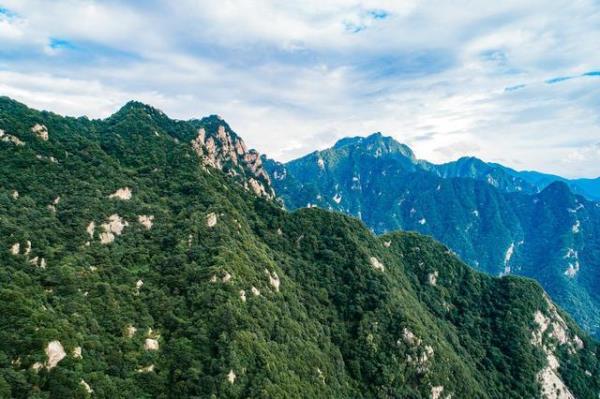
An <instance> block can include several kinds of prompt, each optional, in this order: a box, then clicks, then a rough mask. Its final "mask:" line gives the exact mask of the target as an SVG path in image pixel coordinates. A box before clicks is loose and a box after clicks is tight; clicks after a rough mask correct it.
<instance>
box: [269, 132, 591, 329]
mask: <svg viewBox="0 0 600 399" xmlns="http://www.w3.org/2000/svg"><path fill="white" fill-rule="evenodd" d="M263 161H264V163H265V167H266V169H267V171H269V173H270V175H271V176H272V181H273V185H274V187H275V192H276V193H277V194H278V195H279V197H280V198H281V199H282V201H283V202H284V203H285V206H286V207H287V208H288V209H297V208H303V207H311V206H318V207H321V208H324V209H330V210H336V211H340V212H344V213H346V214H349V215H353V216H356V217H359V218H360V219H361V220H362V221H364V222H365V223H366V224H367V225H368V226H369V227H371V229H372V230H373V231H374V232H376V233H378V234H383V233H386V232H389V231H394V230H412V231H418V232H420V233H423V234H427V235H431V236H433V237H434V238H436V239H438V240H440V241H441V242H443V243H445V244H446V245H448V246H449V247H450V248H451V249H452V250H453V251H455V252H456V253H457V254H458V255H460V257H461V258H462V259H463V260H465V261H466V262H467V263H469V264H471V265H473V266H474V267H476V268H477V269H479V270H482V271H485V272H487V273H490V274H492V275H504V274H518V275H522V276H527V277H531V278H534V279H536V280H537V281H539V282H540V283H541V284H542V286H543V287H544V288H545V289H546V291H547V292H548V293H549V294H550V295H551V296H552V298H553V299H554V300H556V301H557V303H558V304H560V305H561V306H562V307H564V308H565V309H567V310H568V311H569V312H570V313H571V314H572V315H573V316H574V317H575V319H576V320H577V321H578V322H579V323H580V324H581V325H582V326H584V327H585V328H586V329H587V330H589V331H591V332H592V333H593V334H595V335H596V336H600V202H593V201H590V200H587V199H585V198H584V197H582V196H579V195H576V194H573V193H572V192H571V190H570V189H569V186H567V184H566V183H564V182H563V181H554V182H552V183H548V182H547V181H544V182H541V181H538V182H537V183H536V184H537V185H536V184H534V183H530V182H531V181H533V177H531V176H532V175H531V174H527V179H526V178H525V177H522V176H521V175H520V174H519V173H517V172H514V173H513V172H511V170H510V169H508V168H504V167H501V166H499V165H495V164H487V163H485V162H482V161H480V160H478V159H475V158H462V159H460V160H458V161H456V162H452V163H448V164H443V165H434V164H431V163H428V162H425V161H421V160H417V159H416V157H415V155H414V154H413V152H412V151H411V150H410V149H409V148H408V147H406V146H404V145H402V144H399V143H397V142H396V141H395V140H393V139H392V138H389V137H384V136H382V135H381V134H374V135H371V136H369V137H365V138H350V139H343V140H340V141H339V142H338V143H337V144H336V145H335V146H334V147H332V148H330V149H326V150H324V151H317V152H313V153H311V154H309V155H307V156H305V157H302V158H300V159H297V160H294V161H291V162H288V163H286V164H281V163H277V162H274V161H270V160H267V159H264V160H263ZM538 187H543V189H542V190H541V191H539V192H538Z"/></svg>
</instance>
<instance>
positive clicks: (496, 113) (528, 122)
mask: <svg viewBox="0 0 600 399" xmlns="http://www.w3.org/2000/svg"><path fill="white" fill-rule="evenodd" d="M0 95H6V96H9V97H12V98H14V99H16V100H19V101H22V102H24V103H26V104H27V105H29V106H31V107H33V108H38V109H46V110H50V111H54V112H57V113H60V114H66V115H72V116H80V115H87V116H89V117H93V118H104V117H107V116H109V115H110V114H111V113H113V112H115V111H117V110H118V109H119V108H120V107H121V106H122V105H124V103H126V102H127V101H129V100H132V99H135V100H139V101H142V102H145V103H147V104H150V105H153V106H155V107H157V108H159V109H161V110H163V111H164V112H166V113H167V114H168V115H169V116H171V117H174V118H178V119H191V118H199V117H202V116H206V115H210V114H218V115H221V116H222V117H223V118H224V119H225V120H227V122H228V123H229V124H230V125H231V126H232V128H233V129H234V130H235V131H236V132H237V133H238V134H239V135H241V136H242V137H243V138H244V140H245V141H246V143H247V144H248V145H249V146H250V147H254V148H256V149H257V150H258V151H260V152H261V153H265V154H267V155H268V156H270V157H272V158H275V159H277V160H280V161H286V160H290V159H293V158H296V157H299V156H301V155H304V154H306V153H308V152H311V151H314V150H316V149H324V148H327V147H329V146H331V145H333V143H334V142H335V141H336V140H338V139H340V138H342V137H346V136H365V135H368V134H370V133H373V132H377V131H380V132H382V133H384V134H385V135H389V136H392V137H394V138H396V139H397V140H398V141H400V142H402V143H405V144H408V145H409V146H411V148H412V149H413V150H414V151H415V152H416V155H417V157H419V158H422V159H427V160H429V161H432V162H446V161H450V160H454V159H456V158H458V157H461V156H477V157H479V158H482V159H484V160H486V161H490V162H500V163H503V164H505V165H507V166H511V167H513V168H516V169H519V170H539V171H543V172H549V173H556V174H559V175H563V176H566V177H597V176H600V1H598V0H581V1H580V0H568V1H560V0H556V1H555V0H544V1H538V0H528V1H525V0H519V1H512V0H506V1H463V0H456V1H414V0H404V1H401V0H396V1H385V0H384V1H371V0H364V1H359V0H344V1H342V0H328V1H323V0H303V1H298V2H296V1H292V0H289V1H267V0H251V1H241V0H240V1H231V0H220V1H200V0H177V1H176V2H174V1H166V0H165V1H161V0H145V1H142V0H130V1H110V0H107V1H92V0H81V1H79V0H0Z"/></svg>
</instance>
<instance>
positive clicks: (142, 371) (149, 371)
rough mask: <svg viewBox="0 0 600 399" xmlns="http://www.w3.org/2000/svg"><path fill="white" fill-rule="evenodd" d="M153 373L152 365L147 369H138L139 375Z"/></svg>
mask: <svg viewBox="0 0 600 399" xmlns="http://www.w3.org/2000/svg"><path fill="white" fill-rule="evenodd" d="M153 371H154V365H153V364H151V365H149V366H146V367H141V368H139V369H137V372H138V373H151V372H153Z"/></svg>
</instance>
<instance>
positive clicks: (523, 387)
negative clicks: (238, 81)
mask: <svg viewBox="0 0 600 399" xmlns="http://www.w3.org/2000/svg"><path fill="white" fill-rule="evenodd" d="M221 126H222V127H221ZM0 129H2V138H0V162H1V163H2V169H1V171H2V173H0V249H1V255H0V263H1V264H0V314H1V315H2V317H0V397H13V398H72V397H81V398H83V397H97V398H118V397H121V398H181V397H201V398H215V397H218V398H228V397H231V398H236V397H240V398H242V397H243V398H247V397H259V398H283V397H292V398H295V397H314V398H317V397H318V398H323V397H329V398H351V397H361V398H382V397H389V398H396V397H397V398H434V399H440V398H449V397H453V398H522V397H548V398H555V397H562V398H572V397H577V398H597V396H598V394H599V393H600V364H599V362H598V352H599V351H600V349H599V346H598V343H597V342H595V341H594V340H593V339H591V338H590V337H589V336H587V335H586V334H585V333H584V332H582V331H581V330H580V329H579V328H578V327H577V326H576V325H575V324H574V323H573V322H572V321H571V319H570V318H569V317H568V316H567V315H565V314H564V313H563V312H562V311H561V310H559V309H557V308H556V307H555V306H554V305H553V304H552V303H551V302H550V301H549V300H548V299H547V297H546V296H545V294H544V292H543V290H542V289H541V287H540V286H539V285H538V284H537V283H535V282H534V281H532V280H528V279H523V278H519V277H513V276H507V277H503V278H496V277H491V276H487V275H484V274H481V273H478V272H476V271H473V270H472V269H470V268H469V267H467V266H466V265H464V264H463V263H462V262H460V261H459V260H458V259H457V258H456V257H455V256H454V255H453V254H452V253H451V252H450V251H448V250H447V248H446V247H444V246H443V245H441V244H438V243H436V242H434V241H433V240H432V239H429V238H425V237H423V236H420V235H417V234H411V233H392V234H388V235H385V236H380V237H377V236H374V235H373V234H372V233H371V232H370V231H369V230H368V229H367V228H366V227H365V226H364V225H363V224H362V223H361V222H360V221H358V220H356V219H354V218H350V217H347V216H344V215H341V214H337V213H331V212H327V211H324V210H319V209H302V210H299V211H297V212H293V213H289V212H286V211H284V210H282V209H281V208H280V207H279V206H278V205H277V204H276V203H275V202H274V201H273V200H272V199H270V197H271V195H270V193H271V192H270V187H269V186H268V179H267V178H265V177H264V176H263V174H262V173H261V171H262V167H261V165H260V164H259V163H257V158H256V155H257V154H256V153H255V152H251V151H248V150H246V149H245V148H242V146H241V144H240V145H239V146H238V145H236V143H237V142H238V140H240V139H239V137H237V136H235V133H233V132H232V131H230V129H229V127H228V126H226V124H225V123H224V122H222V121H220V119H218V118H216V117H211V118H207V119H203V120H199V121H189V122H183V121H173V120H170V119H168V118H167V117H166V116H165V115H164V114H162V113H161V112H160V111H158V110H155V109H153V108H151V107H148V106H144V105H142V104H139V103H130V104H128V105H127V106H126V107H124V108H123V109H122V110H121V111H119V112H118V113H117V114H115V115H113V116H112V117H110V118H108V119H105V120H94V121H91V120H87V119H85V118H79V119H74V118H63V117H60V116H57V115H54V114H50V113H45V112H38V111H35V110H31V109H28V108H26V107H25V106H23V105H21V104H19V103H16V102H14V101H11V100H9V99H6V98H2V99H0ZM202 129H203V130H202ZM232 148H233V150H232ZM237 148H239V150H238V149H237ZM251 179H252V180H254V181H256V183H251V181H252V180H251Z"/></svg>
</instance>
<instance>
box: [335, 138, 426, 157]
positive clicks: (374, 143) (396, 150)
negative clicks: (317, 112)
mask: <svg viewBox="0 0 600 399" xmlns="http://www.w3.org/2000/svg"><path fill="white" fill-rule="evenodd" d="M350 146H354V147H364V148H365V149H366V151H372V152H374V154H380V153H381V152H382V150H383V152H384V153H393V154H401V155H402V156H404V157H406V158H410V159H411V160H413V161H416V157H415V154H414V152H413V151H412V150H411V149H410V147H408V146H407V145H405V144H401V143H399V142H398V141H396V140H395V139H394V138H393V137H390V136H384V135H383V133H381V132H375V133H372V134H370V135H368V136H366V137H362V136H355V137H345V138H342V139H340V140H338V141H337V142H336V143H335V144H334V146H333V148H334V149H341V148H345V147H350Z"/></svg>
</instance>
